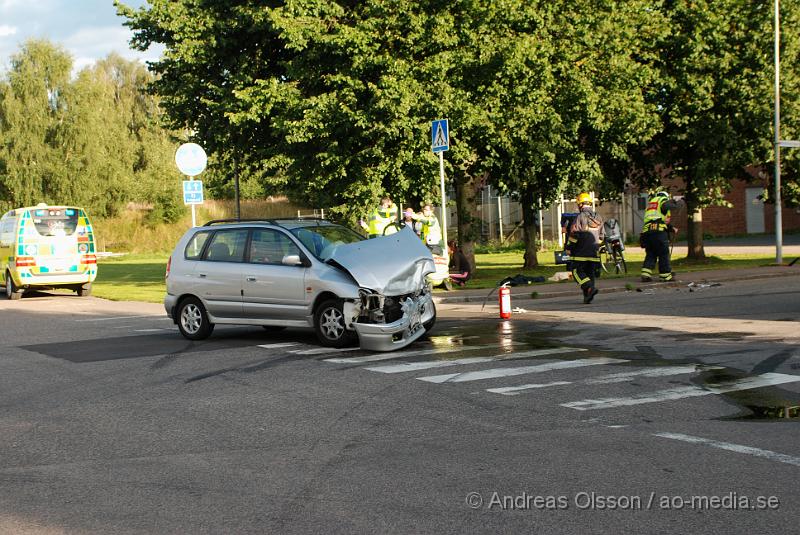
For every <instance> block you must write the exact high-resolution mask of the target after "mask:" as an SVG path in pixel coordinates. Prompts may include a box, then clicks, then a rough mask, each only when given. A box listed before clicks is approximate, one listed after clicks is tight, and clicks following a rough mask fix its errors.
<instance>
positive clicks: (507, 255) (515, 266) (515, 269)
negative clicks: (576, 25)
mask: <svg viewBox="0 0 800 535" xmlns="http://www.w3.org/2000/svg"><path fill="white" fill-rule="evenodd" d="M537 259H538V260H539V266H538V267H536V268H533V269H522V268H520V266H522V251H508V252H503V253H484V254H476V255H475V262H476V264H477V266H478V269H477V270H476V272H475V274H474V275H473V278H472V279H471V280H470V281H469V283H467V286H466V288H473V289H476V288H477V289H480V288H494V287H495V285H496V284H497V282H498V281H500V280H502V279H504V278H505V277H508V276H509V275H512V276H513V275H516V274H522V275H525V276H527V277H534V276H543V277H545V278H549V277H551V276H552V275H553V274H554V273H556V272H557V271H564V266H563V265H556V264H554V258H553V251H541V252H539V253H538V254H537ZM625 260H626V263H627V266H628V276H638V274H639V271H640V269H641V267H642V261H643V260H644V253H637V254H631V253H628V254H626V255H625ZM772 262H774V257H773V256H772V255H722V256H710V257H708V258H706V259H705V261H703V262H694V261H690V260H689V259H688V258H686V256H676V257H674V258H673V260H672V267H673V269H674V270H675V271H676V272H678V273H688V272H695V271H704V270H710V269H737V268H749V267H759V266H766V265H770V264H771V263H772ZM622 277H623V275H614V274H610V273H603V275H602V278H604V279H609V278H612V279H613V278H622ZM569 282H570V283H571V284H574V283H572V282H571V281H569ZM458 289H460V288H456V290H458Z"/></svg>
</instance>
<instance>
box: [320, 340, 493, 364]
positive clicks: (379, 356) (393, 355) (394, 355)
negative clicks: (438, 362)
mask: <svg viewBox="0 0 800 535" xmlns="http://www.w3.org/2000/svg"><path fill="white" fill-rule="evenodd" d="M496 347H497V344H489V345H482V346H451V347H449V348H442V347H435V348H432V349H417V350H412V351H392V352H390V353H373V354H372V355H365V356H363V357H349V358H331V359H325V362H330V363H332V364H363V363H365V362H380V361H382V360H394V359H402V358H405V357H421V356H423V355H439V354H442V355H444V354H447V353H455V352H457V351H476V350H478V349H495V348H496Z"/></svg>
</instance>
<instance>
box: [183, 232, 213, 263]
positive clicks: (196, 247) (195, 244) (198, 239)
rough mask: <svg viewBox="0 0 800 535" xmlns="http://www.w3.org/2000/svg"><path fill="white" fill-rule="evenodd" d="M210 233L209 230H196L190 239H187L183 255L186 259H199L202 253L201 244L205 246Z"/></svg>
mask: <svg viewBox="0 0 800 535" xmlns="http://www.w3.org/2000/svg"><path fill="white" fill-rule="evenodd" d="M210 234H211V232H210V231H205V232H198V233H197V234H195V235H194V236H192V239H191V240H189V243H188V244H186V250H185V251H184V257H185V258H186V260H199V259H200V255H201V254H203V246H205V244H206V242H207V241H208V237H209V235H210Z"/></svg>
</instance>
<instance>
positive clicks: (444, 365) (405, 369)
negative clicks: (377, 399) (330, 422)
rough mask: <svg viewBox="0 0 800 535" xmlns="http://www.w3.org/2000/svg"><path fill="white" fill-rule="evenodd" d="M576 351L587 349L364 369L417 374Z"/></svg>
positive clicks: (522, 353)
mask: <svg viewBox="0 0 800 535" xmlns="http://www.w3.org/2000/svg"><path fill="white" fill-rule="evenodd" d="M576 351H586V350H585V349H580V348H575V347H555V348H550V349H534V350H531V351H522V352H520V353H500V354H497V355H493V356H491V357H472V358H466V359H453V360H433V361H430V360H429V361H425V362H403V363H400V364H391V365H388V366H373V367H371V368H364V369H365V370H369V371H373V372H381V373H402V372H415V371H419V370H428V369H431V368H447V367H449V366H461V365H467V364H479V363H482V362H499V361H503V360H517V359H524V358H528V357H537V356H540V355H554V354H558V353H574V352H576Z"/></svg>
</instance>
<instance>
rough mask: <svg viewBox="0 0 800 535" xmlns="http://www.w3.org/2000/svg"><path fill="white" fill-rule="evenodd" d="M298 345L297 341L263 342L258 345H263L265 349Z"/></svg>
mask: <svg viewBox="0 0 800 535" xmlns="http://www.w3.org/2000/svg"><path fill="white" fill-rule="evenodd" d="M296 345H298V344H297V342H279V343H276V344H261V345H259V346H258V347H263V348H264V349H278V348H281V347H292V346H296Z"/></svg>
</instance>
